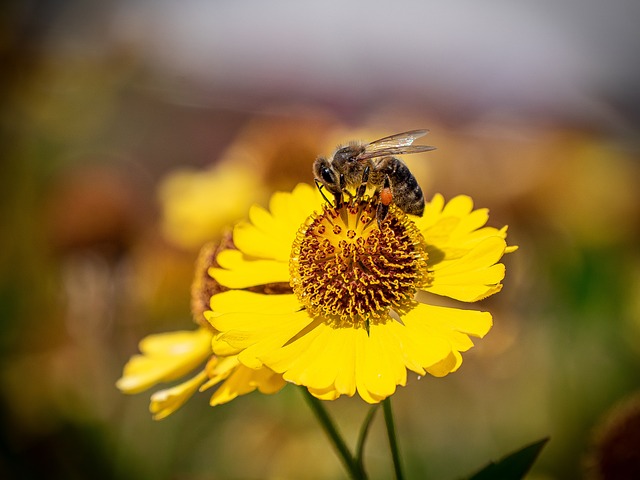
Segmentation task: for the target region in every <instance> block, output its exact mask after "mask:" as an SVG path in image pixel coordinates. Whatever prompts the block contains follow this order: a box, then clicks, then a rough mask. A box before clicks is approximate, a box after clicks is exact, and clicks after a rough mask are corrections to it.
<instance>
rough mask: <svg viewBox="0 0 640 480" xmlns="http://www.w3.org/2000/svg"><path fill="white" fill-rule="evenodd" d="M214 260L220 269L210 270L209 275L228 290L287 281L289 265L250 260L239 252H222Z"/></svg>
mask: <svg viewBox="0 0 640 480" xmlns="http://www.w3.org/2000/svg"><path fill="white" fill-rule="evenodd" d="M289 248H291V246H289ZM216 260H217V262H218V264H219V265H220V266H221V267H222V268H215V267H212V268H210V269H209V275H211V277H213V278H214V279H215V280H216V281H217V282H218V283H220V284H221V285H223V286H225V287H228V288H247V287H253V286H256V285H266V284H268V283H278V282H288V281H289V264H288V263H286V262H280V261H276V260H250V259H248V258H247V257H246V256H245V255H243V253H242V252H241V251H239V250H223V251H222V252H220V253H219V254H218V256H217V257H216Z"/></svg>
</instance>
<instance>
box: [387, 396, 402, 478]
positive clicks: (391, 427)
mask: <svg viewBox="0 0 640 480" xmlns="http://www.w3.org/2000/svg"><path fill="white" fill-rule="evenodd" d="M382 411H383V412H384V423H385V425H386V426H387V436H388V437H389V448H390V449H391V457H392V458H393V470H394V471H395V473H396V479H397V480H402V479H403V478H404V476H403V475H402V467H401V466H400V452H399V451H398V440H397V438H396V427H395V424H394V423H393V413H392V412H391V397H387V398H385V399H384V401H383V402H382Z"/></svg>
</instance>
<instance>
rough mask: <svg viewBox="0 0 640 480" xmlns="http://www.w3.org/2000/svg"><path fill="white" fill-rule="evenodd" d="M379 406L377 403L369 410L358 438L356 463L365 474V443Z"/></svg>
mask: <svg viewBox="0 0 640 480" xmlns="http://www.w3.org/2000/svg"><path fill="white" fill-rule="evenodd" d="M379 406H380V404H379V403H376V404H375V405H373V406H372V407H371V408H370V409H369V412H368V413H367V416H366V417H365V419H364V422H363V423H362V427H361V428H360V436H359V437H358V446H357V447H356V462H357V463H358V467H359V468H360V470H361V471H363V472H364V443H365V441H366V440H367V435H368V434H369V430H370V427H371V424H372V423H373V417H374V416H375V414H376V412H377V411H378V407H379Z"/></svg>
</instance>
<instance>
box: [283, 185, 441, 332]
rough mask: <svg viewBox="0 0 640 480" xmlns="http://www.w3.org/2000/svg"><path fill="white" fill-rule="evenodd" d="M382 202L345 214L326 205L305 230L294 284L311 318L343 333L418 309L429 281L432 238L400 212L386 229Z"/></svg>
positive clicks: (363, 202)
mask: <svg viewBox="0 0 640 480" xmlns="http://www.w3.org/2000/svg"><path fill="white" fill-rule="evenodd" d="M377 204H378V202H377V200H376V198H375V197H374V198H373V199H369V198H363V199H353V200H352V201H350V202H349V203H347V204H346V205H344V206H343V207H342V208H340V209H335V208H333V207H332V206H328V205H324V206H323V209H322V212H321V213H320V214H315V213H314V214H312V215H311V216H310V217H309V219H308V220H307V222H305V224H303V226H302V227H301V228H300V230H299V231H298V234H297V236H296V239H295V241H294V243H293V248H292V252H291V259H290V262H289V270H290V276H291V280H290V281H291V286H292V287H293V292H294V293H295V294H296V296H297V297H298V300H299V301H300V302H301V303H302V304H303V305H304V308H305V309H306V311H307V313H308V314H309V315H310V316H311V317H313V318H322V319H323V320H324V321H325V322H326V323H327V324H329V325H333V326H334V327H336V328H340V327H353V328H365V329H368V328H369V325H370V324H371V322H377V323H380V322H385V321H387V320H389V315H390V314H391V312H396V313H398V314H401V313H405V312H408V311H409V310H411V309H412V308H413V307H414V306H415V301H414V297H415V294H416V293H417V291H418V289H419V288H420V287H424V286H426V285H427V283H428V278H429V272H428V265H427V258H428V254H427V252H426V249H425V246H424V239H423V238H422V234H421V233H420V232H419V230H418V229H417V228H416V226H415V224H414V223H413V222H412V221H411V220H410V219H409V218H408V217H407V215H405V214H404V213H403V212H402V211H400V210H399V209H397V208H395V207H393V206H392V207H391V211H390V213H389V214H388V215H387V217H386V219H385V221H384V222H382V223H381V224H378V222H377V220H376V210H377Z"/></svg>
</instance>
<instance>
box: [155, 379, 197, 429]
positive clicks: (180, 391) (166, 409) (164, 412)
mask: <svg viewBox="0 0 640 480" xmlns="http://www.w3.org/2000/svg"><path fill="white" fill-rule="evenodd" d="M206 378H207V374H206V373H205V372H204V371H202V372H200V373H199V374H198V375H196V376H195V377H193V378H191V379H189V380H187V381H186V382H183V383H181V384H180V385H176V386H175V387H172V388H167V389H165V390H160V391H159V392H156V393H154V394H153V395H151V403H150V405H149V411H150V412H151V413H152V414H153V419H154V420H162V419H163V418H166V417H168V416H169V415H171V414H172V413H173V412H175V411H176V410H177V409H178V408H180V407H181V406H182V405H184V403H185V402H186V401H187V400H188V399H189V398H191V396H192V395H193V394H194V393H195V392H196V390H198V387H199V386H200V385H201V384H202V382H204V381H205V379H206Z"/></svg>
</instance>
